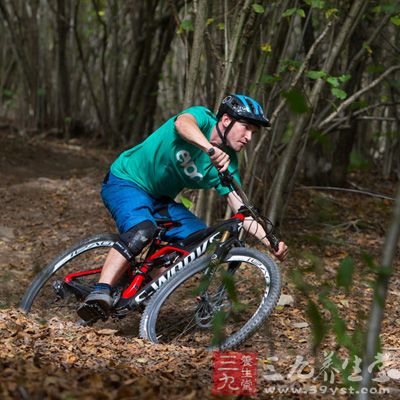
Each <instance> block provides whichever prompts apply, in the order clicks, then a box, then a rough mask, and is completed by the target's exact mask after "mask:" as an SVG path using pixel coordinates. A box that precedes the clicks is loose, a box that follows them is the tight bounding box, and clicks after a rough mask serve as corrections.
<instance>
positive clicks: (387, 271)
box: [358, 185, 400, 400]
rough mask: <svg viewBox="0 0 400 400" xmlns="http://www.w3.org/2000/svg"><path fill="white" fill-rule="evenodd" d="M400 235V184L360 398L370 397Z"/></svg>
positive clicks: (372, 317) (371, 323)
mask: <svg viewBox="0 0 400 400" xmlns="http://www.w3.org/2000/svg"><path fill="white" fill-rule="evenodd" d="M399 236H400V185H398V188H397V196H396V202H395V205H394V208H393V217H392V222H391V224H390V227H389V230H388V233H387V235H386V238H385V244H384V246H383V252H382V259H381V266H380V267H379V268H380V272H379V273H378V276H377V280H376V286H375V291H374V296H373V300H372V309H371V314H370V316H369V322H368V336H367V346H366V349H365V352H364V356H363V368H362V381H361V385H360V394H359V396H358V398H359V399H360V400H367V399H368V390H367V389H369V387H370V385H371V378H372V373H371V372H370V371H368V367H369V366H370V365H371V364H372V362H373V361H374V358H375V356H376V350H377V344H378V339H379V333H380V330H381V325H382V320H383V316H384V309H385V302H386V297H387V291H388V285H389V280H390V276H391V274H392V270H391V269H392V264H393V259H394V256H395V254H396V252H397V243H398V241H399ZM361 389H364V390H361Z"/></svg>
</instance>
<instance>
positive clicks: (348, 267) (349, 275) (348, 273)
mask: <svg viewBox="0 0 400 400" xmlns="http://www.w3.org/2000/svg"><path fill="white" fill-rule="evenodd" d="M353 275H354V261H353V259H352V258H351V257H346V258H345V259H344V260H342V262H341V263H340V267H339V271H338V273H337V275H336V284H337V286H338V287H343V288H344V289H346V291H347V292H349V291H350V288H351V286H352V285H353Z"/></svg>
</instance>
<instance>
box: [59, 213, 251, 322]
mask: <svg viewBox="0 0 400 400" xmlns="http://www.w3.org/2000/svg"><path fill="white" fill-rule="evenodd" d="M244 219H245V216H244V215H243V214H242V213H240V212H238V213H236V214H235V215H233V216H232V217H231V218H230V219H228V220H225V221H223V222H221V224H219V225H217V226H216V227H215V228H214V229H213V231H212V232H211V233H210V234H209V235H208V236H206V237H205V238H203V239H202V240H201V241H199V242H195V243H192V244H190V245H189V246H187V247H186V248H183V247H178V246H174V245H173V244H166V245H164V246H162V247H159V246H160V244H161V241H160V239H154V241H153V245H151V246H150V249H149V252H148V254H147V256H146V258H145V260H144V261H143V263H142V264H141V266H140V267H139V268H138V269H137V270H136V271H134V272H132V273H131V275H130V279H131V281H130V283H129V285H128V287H126V288H125V289H124V290H122V293H121V294H120V297H119V299H118V301H117V303H116V304H115V306H114V310H115V311H116V314H117V315H118V310H119V311H120V312H121V311H122V312H123V310H130V309H133V308H135V307H137V306H139V305H140V304H141V303H143V302H144V301H146V300H147V299H148V298H149V297H150V296H152V295H153V294H154V293H155V292H156V291H157V290H158V289H159V288H160V287H161V286H162V285H163V284H164V283H165V282H167V281H168V280H169V279H171V278H172V277H173V276H174V275H175V274H176V273H177V272H179V271H180V270H181V269H182V268H184V267H185V266H187V265H188V264H190V263H191V262H193V261H194V260H196V259H198V258H199V257H201V256H202V255H203V254H205V253H206V252H208V251H210V248H214V246H215V245H216V244H217V243H218V242H220V241H221V239H222V237H223V232H226V231H229V232H231V233H233V236H232V238H233V239H234V240H236V241H237V240H238V236H239V233H240V231H241V229H242V225H243V221H244ZM169 224H170V222H169V221H168V222H166V223H160V224H159V228H160V229H163V228H164V229H169V228H170V227H171V226H170V225H169ZM174 253H175V254H176V257H174V260H173V261H172V262H171V263H170V264H171V265H169V266H168V267H167V269H166V270H165V271H164V272H163V273H162V274H161V275H160V276H158V277H157V278H155V279H154V280H152V281H151V282H149V283H147V284H146V285H145V286H144V287H143V282H144V280H145V275H146V274H147V272H149V270H150V269H151V268H152V264H154V263H155V262H157V260H160V259H162V258H163V257H165V256H168V255H169V254H171V255H173V254H174ZM160 266H165V264H164V265H160ZM153 268H157V267H153ZM101 270H102V268H96V269H91V270H86V271H79V272H74V273H72V274H69V275H66V276H65V277H64V279H63V281H64V283H65V284H66V285H67V286H68V287H71V288H72V289H74V290H75V291H79V290H80V289H79V284H75V282H74V279H75V278H79V277H82V276H87V275H91V274H99V273H100V272H101Z"/></svg>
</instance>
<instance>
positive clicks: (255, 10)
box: [252, 3, 265, 14]
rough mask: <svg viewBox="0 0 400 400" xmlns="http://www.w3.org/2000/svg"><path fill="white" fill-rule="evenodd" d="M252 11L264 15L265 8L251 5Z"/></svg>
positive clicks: (255, 4)
mask: <svg viewBox="0 0 400 400" xmlns="http://www.w3.org/2000/svg"><path fill="white" fill-rule="evenodd" d="M252 8H253V11H254V12H255V13H257V14H264V12H265V8H264V7H263V6H262V5H261V4H257V3H254V4H253V5H252Z"/></svg>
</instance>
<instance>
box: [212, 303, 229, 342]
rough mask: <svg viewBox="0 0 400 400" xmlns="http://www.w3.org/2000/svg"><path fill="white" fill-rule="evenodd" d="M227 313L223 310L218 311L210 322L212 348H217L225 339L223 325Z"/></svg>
mask: <svg viewBox="0 0 400 400" xmlns="http://www.w3.org/2000/svg"><path fill="white" fill-rule="evenodd" d="M226 318H227V313H226V312H225V311H223V310H218V311H217V312H215V313H214V315H213V321H212V333H213V336H212V340H211V345H212V346H218V345H219V344H220V343H221V342H222V341H223V340H224V338H225V323H226Z"/></svg>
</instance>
